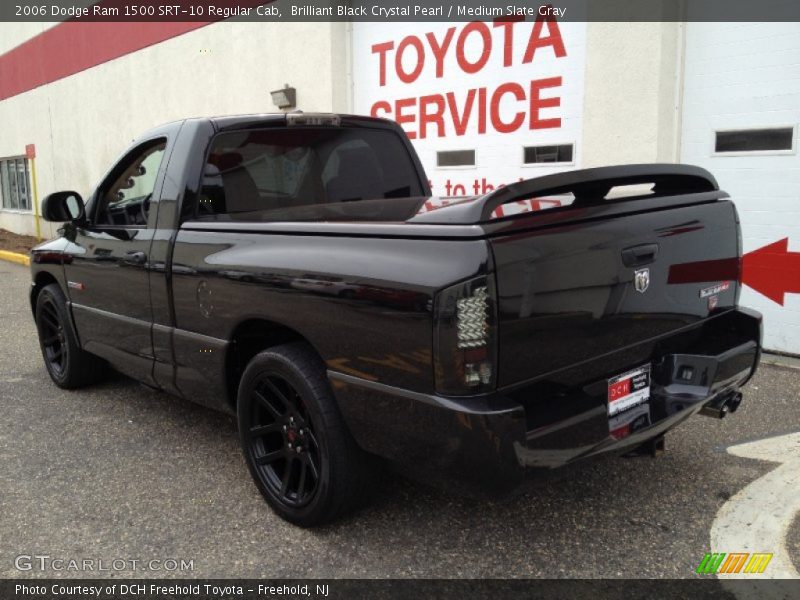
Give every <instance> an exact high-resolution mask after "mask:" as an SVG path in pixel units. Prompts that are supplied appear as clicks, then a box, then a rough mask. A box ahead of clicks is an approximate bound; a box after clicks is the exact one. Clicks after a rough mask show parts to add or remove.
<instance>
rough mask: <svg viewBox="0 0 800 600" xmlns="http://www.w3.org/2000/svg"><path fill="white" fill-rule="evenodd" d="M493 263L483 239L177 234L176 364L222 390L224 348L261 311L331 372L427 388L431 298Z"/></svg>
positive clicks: (201, 385) (202, 389) (206, 387)
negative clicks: (205, 342) (297, 337)
mask: <svg viewBox="0 0 800 600" xmlns="http://www.w3.org/2000/svg"><path fill="white" fill-rule="evenodd" d="M488 261H489V255H488V250H487V244H486V242H484V241H480V240H474V241H456V240H435V239H432V240H420V239H416V240H408V239H391V238H388V239H387V238H370V237H343V236H342V237H337V236H316V235H280V234H271V233H247V232H231V231H226V232H218V231H213V230H204V231H196V230H194V231H190V230H181V231H179V233H178V236H177V239H176V243H175V249H174V254H173V261H172V287H173V297H174V306H175V324H176V339H175V362H176V364H177V367H178V370H179V372H181V371H182V372H184V373H187V372H191V377H189V379H191V380H192V381H194V384H192V385H191V388H192V391H193V393H194V394H196V395H197V396H203V395H209V394H212V395H216V396H217V398H219V397H220V395H221V394H222V393H223V390H222V389H221V388H220V385H221V384H222V383H223V382H224V378H223V377H221V375H220V369H222V368H224V364H223V362H222V361H221V360H220V358H221V357H220V356H219V354H220V352H221V351H222V350H224V347H223V345H222V344H224V342H225V341H227V340H230V339H231V336H232V335H233V334H234V332H235V331H236V329H237V327H239V326H240V324H242V323H246V322H248V321H251V320H254V319H259V320H265V321H269V322H272V323H276V324H279V325H282V326H284V327H288V328H290V329H292V330H294V331H295V332H297V333H298V334H300V335H301V336H302V337H303V338H305V339H306V340H308V341H309V342H310V343H311V345H312V346H313V347H314V348H315V349H316V351H317V352H318V353H319V354H320V355H321V357H322V358H323V360H325V361H326V362H327V364H328V368H329V369H330V370H332V371H337V372H340V373H345V374H348V375H353V376H356V377H360V378H363V379H366V380H368V381H376V382H380V383H384V384H387V385H392V386H398V387H402V388H404V389H409V390H414V391H420V392H430V391H432V390H433V367H432V360H431V345H432V331H433V330H432V320H431V307H432V304H433V296H434V294H435V292H436V291H437V290H439V289H441V288H443V287H446V286H448V285H450V284H452V283H453V282H456V281H458V280H461V279H466V278H469V277H472V276H474V275H475V274H476V273H479V272H482V271H485V270H486V269H487V267H488ZM197 335H200V336H205V338H197V337H196V336H197ZM193 336H194V337H193ZM189 338H191V339H192V340H193V341H192V343H182V342H181V340H184V342H185V341H186V340H187V339H189ZM203 339H208V341H209V342H211V343H210V345H209V350H210V351H208V352H203V351H202V344H200V342H201V341H202V340H203ZM215 348H216V350H215ZM196 399H200V398H196ZM201 401H202V400H201ZM205 403H209V404H210V403H211V402H205Z"/></svg>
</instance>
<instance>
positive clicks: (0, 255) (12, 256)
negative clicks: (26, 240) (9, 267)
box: [0, 250, 31, 266]
mask: <svg viewBox="0 0 800 600" xmlns="http://www.w3.org/2000/svg"><path fill="white" fill-rule="evenodd" d="M0 260H6V261H8V262H13V263H17V264H18V265H25V266H28V265H30V264H31V259H30V257H29V256H28V255H27V254H20V253H19V252H9V251H8V250H0Z"/></svg>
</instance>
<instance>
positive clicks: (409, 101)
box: [394, 98, 417, 140]
mask: <svg viewBox="0 0 800 600" xmlns="http://www.w3.org/2000/svg"><path fill="white" fill-rule="evenodd" d="M416 103H417V101H416V99H415V98H404V99H402V100H397V101H396V102H395V103H394V109H395V115H396V116H395V118H394V120H395V121H397V123H398V124H399V125H400V126H401V127H402V126H403V124H404V123H413V122H414V121H415V119H416V117H415V116H414V115H407V114H404V113H403V110H404V109H406V108H413V107H414V105H415V104H416ZM404 129H405V128H404ZM406 135H407V136H408V139H410V140H415V139H417V133H416V132H415V131H409V130H408V129H406Z"/></svg>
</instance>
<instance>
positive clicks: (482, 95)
mask: <svg viewBox="0 0 800 600" xmlns="http://www.w3.org/2000/svg"><path fill="white" fill-rule="evenodd" d="M478 133H486V88H478Z"/></svg>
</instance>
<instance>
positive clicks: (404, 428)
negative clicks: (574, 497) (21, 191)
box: [30, 113, 761, 525]
mask: <svg viewBox="0 0 800 600" xmlns="http://www.w3.org/2000/svg"><path fill="white" fill-rule="evenodd" d="M626 192H627V195H626ZM545 200H547V202H545ZM448 202H449V204H448ZM537 203H538V204H537ZM543 205H548V206H554V205H558V206H555V207H554V208H549V209H546V210H528V211H527V212H524V211H522V208H521V207H524V206H527V207H528V208H531V207H541V206H543ZM42 211H43V215H44V217H45V218H47V219H49V220H51V221H57V222H65V225H64V226H63V228H62V229H60V230H59V231H60V237H58V238H56V239H54V240H51V241H49V242H46V243H44V244H42V245H40V246H38V247H36V248H35V249H34V250H33V251H32V254H31V257H32V262H31V264H32V276H33V284H32V289H31V297H30V299H31V307H32V309H33V312H34V316H35V319H36V324H37V327H38V332H39V337H40V341H41V348H42V353H43V356H44V360H45V364H46V366H47V370H48V372H49V374H50V376H51V377H52V379H53V381H54V382H55V383H56V385H58V386H60V387H63V388H77V387H79V386H82V385H85V384H88V383H90V382H92V381H93V380H95V379H96V378H97V377H98V376H99V374H100V373H101V372H102V371H103V368H104V367H105V366H106V365H111V366H112V367H113V368H114V369H116V370H118V371H121V372H123V373H125V374H127V375H130V376H132V377H134V378H136V379H138V380H139V381H142V382H144V383H145V384H147V385H148V386H152V387H154V388H157V389H160V390H164V391H166V392H169V393H172V394H175V395H178V396H181V397H183V398H187V399H190V400H193V401H195V402H199V403H202V404H204V405H206V406H209V407H213V408H216V409H220V410H223V411H228V412H231V413H235V414H236V415H237V416H238V423H239V431H240V438H241V444H242V448H243V451H244V455H245V458H246V461H247V464H248V467H249V469H250V471H251V473H252V476H253V478H254V480H255V482H256V483H257V485H258V487H259V489H260V491H261V492H262V494H263V495H264V496H265V498H266V499H267V501H268V502H269V503H270V505H271V506H272V507H273V509H274V510H275V511H276V512H277V513H278V514H279V515H281V516H282V517H284V518H285V519H288V520H290V521H292V522H294V523H299V524H302V525H312V524H316V523H321V522H323V521H326V520H330V519H332V518H334V517H336V516H337V515H339V514H341V513H342V512H343V511H345V510H346V509H348V508H350V507H352V506H353V505H354V504H355V503H356V501H357V500H358V499H359V498H360V497H361V496H362V494H363V492H364V490H365V483H364V482H365V481H366V479H367V477H366V469H365V465H366V464H368V463H369V462H370V461H369V460H368V457H369V456H370V455H377V456H380V457H384V458H388V459H391V460H394V461H399V462H402V463H405V464H406V465H408V466H410V467H412V468H414V469H417V470H419V471H429V470H430V469H431V468H433V472H434V473H443V472H444V471H446V472H448V473H453V474H458V475H463V477H464V478H465V479H473V480H479V481H480V482H482V483H483V484H484V485H485V486H489V487H490V488H491V489H506V488H510V487H511V486H512V485H513V484H515V483H518V482H520V481H521V480H522V478H523V477H524V475H525V473H526V471H531V470H535V469H536V468H553V467H557V466H560V465H563V464H566V463H570V462H572V461H574V460H577V459H579V458H583V457H587V456H592V455H596V454H599V453H601V452H607V451H614V452H620V453H627V452H632V451H638V452H641V451H643V450H648V451H655V450H656V449H658V448H659V447H660V445H661V444H662V442H663V436H664V433H665V432H666V431H667V430H669V429H670V428H672V427H674V426H675V425H677V424H678V423H680V422H682V421H683V420H685V419H686V418H688V417H690V416H691V415H694V414H696V413H703V414H708V415H715V416H723V415H725V414H726V412H733V411H734V410H735V409H736V407H737V406H738V404H739V402H740V400H741V393H740V392H739V389H740V387H741V386H742V385H743V384H744V383H745V382H746V381H747V380H748V379H749V378H750V377H751V376H752V375H753V372H754V370H755V369H756V366H757V364H758V360H759V356H760V344H761V316H760V315H759V314H758V313H756V312H753V311H749V310H747V309H743V308H739V307H738V306H737V304H738V297H739V291H740V288H741V283H740V272H741V252H742V248H741V238H740V234H739V222H738V218H737V214H736V210H735V207H734V205H733V203H732V202H731V200H730V199H729V198H728V197H727V195H726V194H725V193H724V192H722V191H720V190H719V189H718V187H717V183H716V181H715V180H714V178H713V177H712V176H711V175H710V174H709V173H708V172H706V171H704V170H702V169H699V168H696V167H690V166H685V165H629V166H623V167H603V168H597V169H587V170H579V171H572V172H567V173H560V174H555V175H548V176H544V177H539V178H536V179H531V180H527V181H521V182H519V183H515V184H513V185H509V186H506V187H503V188H499V189H497V190H495V191H493V192H490V193H488V194H486V195H483V196H480V197H478V198H458V199H449V200H448V201H443V200H442V199H438V198H432V197H430V188H429V184H428V182H427V180H426V177H425V173H424V172H423V170H422V167H421V165H420V162H419V160H418V158H417V155H416V154H415V152H414V150H413V148H412V147H411V145H410V143H409V141H408V139H407V137H406V136H405V134H404V133H403V131H402V129H400V127H399V126H398V125H397V124H395V123H392V122H389V121H385V120H381V119H372V118H365V117H356V116H340V115H328V114H303V113H290V114H279V115H251V116H237V117H222V118H213V119H188V120H184V121H180V122H176V123H171V124H168V125H165V126H163V127H161V128H159V129H156V130H153V131H151V132H149V133H147V134H146V135H145V136H143V137H141V138H140V139H139V140H137V141H135V142H134V143H133V145H132V147H131V148H130V149H129V150H127V151H126V152H125V153H124V154H123V155H122V158H121V159H120V160H119V161H118V162H117V164H116V165H115V166H114V167H113V168H112V169H111V170H110V171H109V172H108V174H107V175H106V176H105V177H104V178H103V179H102V181H101V183H100V184H99V186H98V187H97V189H96V190H95V191H94V193H93V194H92V195H91V197H89V198H88V200H87V202H86V204H85V206H84V202H83V200H82V199H81V197H80V196H79V195H78V194H76V193H75V192H58V193H55V194H51V195H50V196H48V197H47V198H46V199H45V200H44V202H43V207H42ZM503 215H506V216H503Z"/></svg>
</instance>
